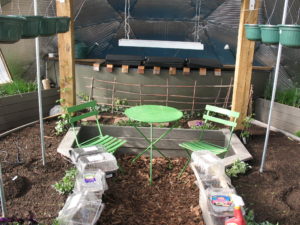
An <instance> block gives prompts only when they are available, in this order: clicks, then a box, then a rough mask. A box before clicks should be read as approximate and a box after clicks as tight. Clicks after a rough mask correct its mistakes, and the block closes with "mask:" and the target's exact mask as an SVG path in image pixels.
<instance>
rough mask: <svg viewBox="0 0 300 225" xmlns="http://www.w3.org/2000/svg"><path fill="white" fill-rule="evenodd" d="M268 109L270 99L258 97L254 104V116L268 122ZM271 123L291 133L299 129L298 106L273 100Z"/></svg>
mask: <svg viewBox="0 0 300 225" xmlns="http://www.w3.org/2000/svg"><path fill="white" fill-rule="evenodd" d="M269 111H270V101H269V100H266V99H262V98H258V99H257V100H256V104H255V118H256V119H257V120H259V121H262V122H264V123H268V116H269ZM271 125H272V126H273V127H276V128H278V129H281V130H285V131H288V132H290V133H292V134H294V133H296V132H297V131H300V108H296V107H292V106H288V105H284V104H280V103H277V102H274V107H273V113H272V123H271Z"/></svg>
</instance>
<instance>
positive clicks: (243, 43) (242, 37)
mask: <svg viewBox="0 0 300 225" xmlns="http://www.w3.org/2000/svg"><path fill="white" fill-rule="evenodd" d="M249 3H250V0H244V1H242V4H241V15H240V24H239V33H238V44H237V53H236V63H235V64H236V67H235V73H234V85H233V96H232V110H233V111H236V112H240V117H239V119H238V126H237V129H242V128H243V124H242V121H243V120H244V118H245V117H246V116H247V109H248V104H249V96H250V84H251V77H252V69H253V67H252V64H253V56H254V47H255V42H254V41H249V40H248V39H247V38H246V34H245V33H246V30H245V28H244V24H256V23H257V18H258V9H259V6H260V0H256V3H255V9H254V10H252V11H250V10H249Z"/></svg>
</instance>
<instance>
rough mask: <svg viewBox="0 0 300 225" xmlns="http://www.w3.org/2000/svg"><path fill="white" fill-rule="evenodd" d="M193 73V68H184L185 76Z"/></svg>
mask: <svg viewBox="0 0 300 225" xmlns="http://www.w3.org/2000/svg"><path fill="white" fill-rule="evenodd" d="M190 72H191V68H189V67H183V75H189V74H190Z"/></svg>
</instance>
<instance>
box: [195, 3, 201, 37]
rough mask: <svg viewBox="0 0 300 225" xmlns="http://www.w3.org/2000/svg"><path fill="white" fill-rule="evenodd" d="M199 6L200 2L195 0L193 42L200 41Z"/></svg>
mask: <svg viewBox="0 0 300 225" xmlns="http://www.w3.org/2000/svg"><path fill="white" fill-rule="evenodd" d="M201 5H202V0H197V2H196V15H195V32H194V41H195V42H199V41H200V18H201Z"/></svg>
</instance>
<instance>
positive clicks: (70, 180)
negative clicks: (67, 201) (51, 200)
mask: <svg viewBox="0 0 300 225" xmlns="http://www.w3.org/2000/svg"><path fill="white" fill-rule="evenodd" d="M76 175H77V169H76V168H72V169H69V170H67V171H66V174H65V176H64V177H63V178H62V179H61V180H60V181H59V182H56V183H55V184H54V185H53V187H54V189H55V190H56V191H58V192H59V193H60V194H69V193H71V192H72V191H73V188H74V185H75V178H76Z"/></svg>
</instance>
